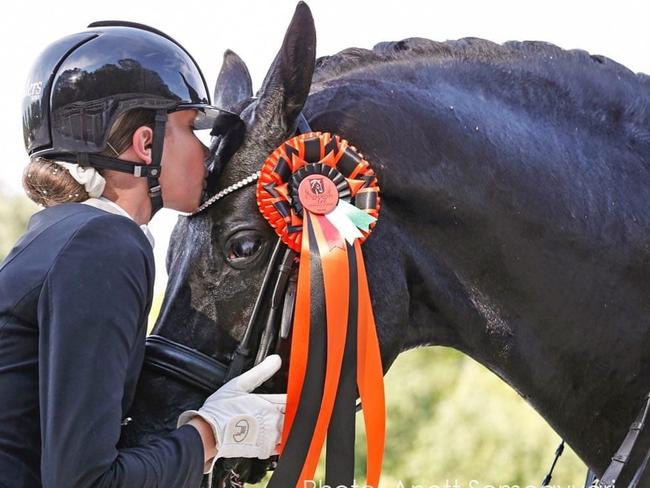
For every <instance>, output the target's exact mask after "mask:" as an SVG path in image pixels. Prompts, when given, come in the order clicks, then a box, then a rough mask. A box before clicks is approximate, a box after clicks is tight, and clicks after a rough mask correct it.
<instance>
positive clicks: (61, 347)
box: [0, 22, 286, 488]
mask: <svg viewBox="0 0 650 488" xmlns="http://www.w3.org/2000/svg"><path fill="white" fill-rule="evenodd" d="M23 108H24V110H23V126H24V134H25V145H26V149H27V152H28V154H29V156H30V163H29V164H28V166H27V167H26V169H25V173H24V179H23V182H24V186H25V189H26V191H27V193H28V195H29V197H30V198H31V199H32V200H34V201H35V202H37V203H39V204H41V205H43V206H44V207H46V208H45V209H44V210H42V211H40V212H38V213H37V214H35V215H34V216H33V218H32V219H31V221H30V224H29V227H28V229H27V231H26V232H25V234H24V235H23V236H22V238H21V239H20V240H19V241H18V243H17V244H16V246H15V247H14V249H13V250H12V251H11V253H10V254H9V255H8V256H7V258H6V259H5V261H4V262H2V264H0V487H2V488H20V487H38V486H43V487H51V488H72V487H75V488H76V487H79V488H80V487H90V486H92V487H109V486H111V487H117V486H119V487H127V486H128V487H149V486H151V487H153V486H156V487H158V486H161V487H166V488H173V487H181V486H189V487H194V486H198V485H199V484H200V481H201V479H202V474H203V473H204V472H209V471H210V470H211V468H212V466H213V465H214V461H215V460H216V459H217V458H219V457H259V458H261V459H264V458H268V457H270V456H271V455H272V454H274V453H275V452H276V447H277V443H278V440H279V437H280V432H281V428H282V422H283V419H284V406H285V402H286V399H285V395H258V394H253V393H250V392H252V391H253V390H254V389H255V388H256V387H257V386H259V385H260V384H261V383H263V382H264V381H266V380H267V379H268V378H270V377H271V376H272V375H273V374H274V373H275V372H276V371H277V370H278V369H279V367H280V359H279V357H278V356H271V357H269V358H267V360H266V361H264V362H263V363H261V364H259V365H258V366H257V367H255V368H253V369H251V370H250V371H248V372H246V373H244V374H243V375H242V376H240V377H238V378H235V379H234V380H232V381H231V382H230V383H228V384H226V385H225V386H224V387H222V388H221V389H219V390H218V391H217V392H215V393H214V394H213V395H212V396H211V397H209V398H208V399H207V400H206V402H205V404H204V405H203V407H202V408H200V409H199V410H198V411H188V412H185V413H183V414H182V415H181V417H180V418H179V422H178V423H179V428H178V429H177V430H176V431H175V432H173V433H171V434H170V435H168V436H164V437H160V438H157V439H155V440H154V441H153V442H151V443H149V444H147V445H143V446H140V447H137V448H132V449H124V450H118V449H117V448H116V445H117V442H118V440H119V436H120V428H121V421H122V419H123V418H124V417H125V414H126V412H127V410H128V408H129V406H130V404H131V401H132V399H133V396H134V392H135V387H136V383H137V379H138V376H139V372H140V368H141V366H142V361H143V357H144V338H145V332H146V322H147V316H148V313H149V310H150V307H151V300H152V291H153V282H154V260H153V253H152V245H153V242H152V240H151V236H150V234H149V232H148V230H147V227H146V225H147V223H148V222H149V220H150V219H151V217H152V216H153V215H154V214H155V212H156V211H157V210H159V209H160V208H161V207H163V206H165V207H167V208H171V209H175V210H179V211H183V212H189V211H192V210H194V209H196V208H197V206H198V205H199V202H200V199H201V193H202V190H203V187H204V182H205V178H206V173H207V172H206V169H205V166H204V159H205V157H206V155H207V148H206V147H205V146H204V145H203V144H202V143H201V142H200V141H199V140H198V139H197V138H196V136H195V134H194V132H193V130H194V129H200V128H210V127H211V126H212V122H213V121H214V119H215V117H216V116H218V115H219V112H220V111H219V110H218V109H216V108H215V107H212V106H211V105H210V100H209V95H208V91H207V87H206V84H205V80H204V79H203V76H202V74H201V72H200V70H199V68H198V66H197V65H196V63H195V62H194V60H193V59H192V57H191V56H190V55H189V54H188V53H187V52H186V51H185V50H184V49H183V48H182V46H180V45H179V44H178V43H177V42H176V41H174V40H173V39H171V38H170V37H168V36H166V35H165V34H163V33H161V32H159V31H156V30H155V29H152V28H149V27H146V26H142V25H139V24H132V23H124V22H100V23H95V24H91V25H90V26H89V29H88V30H87V31H85V32H81V33H78V34H74V35H72V36H68V37H65V38H63V39H61V40H59V41H57V42H55V43H53V44H51V45H50V46H49V47H48V48H47V49H46V50H45V51H44V52H43V54H42V55H41V56H40V57H39V59H38V60H37V62H36V63H35V65H34V68H33V70H32V73H31V75H30V79H29V82H28V84H27V92H26V94H25V100H24V103H23ZM241 419H246V420H247V422H248V424H247V425H249V426H250V428H249V430H248V432H247V433H246V436H245V438H244V439H243V440H242V439H241V431H240V429H238V428H237V427H236V426H237V424H238V422H240V421H241ZM239 425H241V422H240V423H239Z"/></svg>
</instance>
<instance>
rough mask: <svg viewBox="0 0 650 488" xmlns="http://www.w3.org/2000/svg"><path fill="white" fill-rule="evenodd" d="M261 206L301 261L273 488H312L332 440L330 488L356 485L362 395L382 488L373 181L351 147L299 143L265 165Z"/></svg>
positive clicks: (321, 137) (325, 138) (371, 467)
mask: <svg viewBox="0 0 650 488" xmlns="http://www.w3.org/2000/svg"><path fill="white" fill-rule="evenodd" d="M257 203H258V206H259V208H260V211H261V212H262V214H263V215H264V217H265V218H266V220H267V221H268V222H269V223H270V224H271V226H272V227H273V228H274V229H275V231H276V233H277V234H278V235H279V236H280V238H281V239H282V241H283V242H284V243H285V244H286V245H287V246H289V248H291V249H292V250H294V251H295V252H297V253H299V256H300V257H299V267H298V285H297V291H296V302H295V308H294V316H293V325H292V333H291V352H290V361H289V375H288V385H287V408H286V415H285V421H284V428H283V432H282V440H281V444H280V448H279V451H280V453H281V456H280V459H279V462H278V466H277V468H276V469H275V472H274V474H273V477H272V478H271V480H270V482H269V484H268V487H269V488H286V487H300V488H302V487H304V486H306V484H305V482H306V481H307V480H311V479H312V478H313V475H314V472H315V470H316V466H317V464H318V459H319V457H320V453H321V449H322V446H323V443H324V441H325V437H327V440H328V442H327V451H328V453H327V466H326V483H327V484H328V485H330V486H339V485H344V486H350V485H351V484H352V483H353V482H354V431H355V413H356V410H355V404H356V399H357V395H358V397H359V398H360V399H361V404H362V406H363V415H364V422H365V427H366V429H365V430H366V443H367V456H368V458H367V481H366V485H367V486H371V487H375V488H376V487H377V486H378V485H379V477H380V474H381V465H382V459H383V451H384V441H385V401H384V388H383V366H382V362H381V354H380V349H379V341H378V338H377V331H376V327H375V320H374V314H373V310H372V305H371V301H370V291H369V287H368V281H367V277H366V270H365V264H364V260H363V254H362V252H361V243H362V242H364V241H365V240H366V238H367V237H368V236H369V234H370V232H371V231H372V229H373V228H374V226H375V224H376V222H377V218H378V217H379V209H380V197H379V186H378V183H377V178H376V176H375V173H374V171H373V170H372V168H371V167H370V164H369V163H368V161H366V160H365V159H364V158H363V156H362V155H361V154H360V153H359V152H358V151H357V150H356V149H355V148H354V147H353V146H351V145H350V144H349V143H348V142H347V141H346V140H345V139H342V138H340V137H339V136H337V135H333V134H329V133H326V132H323V133H321V132H309V133H305V134H301V135H299V136H296V137H293V138H292V139H289V140H287V141H285V142H284V143H282V144H281V145H280V146H279V147H278V148H277V149H275V150H274V151H273V152H272V153H271V155H269V157H268V158H267V159H266V161H265V162H264V165H263V167H262V170H261V172H260V176H259V179H258V182H257ZM342 453H343V454H342Z"/></svg>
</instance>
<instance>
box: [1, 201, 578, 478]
mask: <svg viewBox="0 0 650 488" xmlns="http://www.w3.org/2000/svg"><path fill="white" fill-rule="evenodd" d="M38 209H39V208H38V207H37V206H36V205H34V204H33V203H31V202H30V201H29V200H28V199H27V198H26V197H24V196H7V195H3V194H2V193H0V259H1V258H3V257H4V256H5V255H6V254H7V253H8V252H9V250H10V249H11V247H12V246H13V245H14V244H15V242H16V240H17V239H18V237H19V236H20V234H22V232H23V231H24V229H25V227H26V225H27V222H28V220H29V217H30V216H31V215H32V214H33V213H34V212H35V211H37V210H38ZM161 302H162V294H161V295H159V296H156V298H155V300H154V306H153V307H152V312H151V315H150V327H151V326H152V325H153V323H154V320H155V317H156V316H157V314H158V310H159V309H160V304H161ZM385 384H386V403H387V413H388V419H387V431H386V449H385V458H384V468H383V471H382V483H381V486H382V488H412V487H421V488H429V487H431V486H438V487H440V488H443V487H447V486H448V487H450V488H453V487H454V483H455V482H456V483H457V486H459V487H461V488H469V487H470V486H471V487H475V488H479V487H481V488H483V487H487V486H489V485H493V486H495V487H498V486H501V485H510V486H515V485H518V486H520V487H522V488H523V487H527V486H529V485H533V486H539V484H540V483H541V481H542V479H543V477H544V475H545V474H546V472H547V471H548V468H549V467H550V465H551V462H552V461H553V456H554V453H555V449H556V448H557V446H558V444H559V442H560V438H559V437H558V436H557V434H555V433H554V432H553V430H552V429H551V428H550V427H549V426H548V425H547V424H546V422H545V421H544V420H543V419H542V418H541V417H540V416H539V415H538V414H537V413H536V412H535V411H534V410H533V409H532V408H531V407H530V406H528V404H527V403H526V402H525V401H524V400H523V399H522V398H521V397H519V396H518V395H517V393H515V392H514V391H513V390H512V389H511V388H510V387H508V386H507V385H506V384H505V383H503V382H502V381H501V380H500V379H499V378H497V377H496V376H495V375H493V374H492V373H491V372H489V371H487V370H486V369H485V368H484V367H483V366H481V365H479V364H478V363H476V362H474V361H473V360H471V359H470V358H468V357H466V356H464V355H462V354H460V353H459V352H457V351H454V350H451V349H446V348H440V347H430V348H421V349H416V350H413V351H409V352H407V353H404V354H402V355H400V356H399V358H398V359H397V360H396V361H395V363H394V364H393V366H392V367H391V369H390V371H389V372H388V374H387V375H386V379H385ZM362 424H363V417H362V414H358V415H357V445H356V451H357V455H356V473H355V476H356V482H357V484H359V485H361V486H363V483H364V481H365V436H364V432H363V425H362ZM323 461H324V456H322V458H321V464H320V465H319V468H318V471H317V473H316V480H317V484H316V486H319V485H318V482H319V481H318V480H322V478H323V477H324V471H325V470H324V462H323ZM585 473H586V467H585V466H584V464H583V463H582V462H581V461H580V460H579V459H578V457H577V456H576V455H575V454H574V453H573V452H572V451H571V449H570V448H568V447H567V449H566V450H565V452H564V455H563V456H562V457H561V458H560V461H559V462H558V465H557V468H556V470H555V474H554V476H553V481H552V484H553V485H559V486H562V487H568V486H571V485H573V486H576V487H581V486H583V483H584V478H585ZM267 480H268V477H267V479H266V480H265V481H263V482H262V483H260V484H258V485H256V486H259V487H262V486H265V484H266V481H267ZM472 480H476V481H475V482H474V484H472V485H470V482H472ZM320 482H321V483H323V484H324V483H325V482H324V480H322V481H320ZM446 483H448V484H447V485H446Z"/></svg>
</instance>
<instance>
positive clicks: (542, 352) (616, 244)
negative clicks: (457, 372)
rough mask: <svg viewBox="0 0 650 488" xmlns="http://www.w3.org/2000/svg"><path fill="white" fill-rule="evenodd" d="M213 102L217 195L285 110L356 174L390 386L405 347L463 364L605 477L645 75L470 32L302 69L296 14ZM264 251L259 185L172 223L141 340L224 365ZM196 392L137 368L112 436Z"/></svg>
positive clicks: (645, 222)
mask: <svg viewBox="0 0 650 488" xmlns="http://www.w3.org/2000/svg"><path fill="white" fill-rule="evenodd" d="M214 98H215V102H216V104H218V105H221V106H223V107H225V108H228V109H230V110H232V111H234V112H236V113H237V114H239V116H240V118H241V120H240V121H235V122H234V123H233V124H232V126H230V127H229V128H228V130H226V131H221V134H222V135H221V136H220V137H215V139H214V140H213V145H212V152H213V157H214V161H215V164H214V167H213V173H212V175H211V180H210V182H211V185H212V189H213V190H214V191H216V190H218V189H221V188H225V187H227V186H229V185H231V184H233V183H234V182H237V181H239V180H241V179H242V178H245V177H246V176H248V175H250V174H251V173H254V172H255V171H257V170H259V169H260V168H261V165H262V163H263V161H264V160H265V159H266V157H267V155H269V154H270V153H271V152H272V151H273V149H275V148H276V147H277V146H279V145H280V144H281V143H282V142H283V141H285V140H286V139H288V138H290V137H291V136H292V135H293V134H294V131H295V129H296V124H297V120H298V117H299V115H300V113H301V112H302V113H303V114H304V115H305V116H306V118H307V120H308V121H309V124H310V125H311V127H312V129H313V130H318V131H328V132H332V133H335V134H339V135H340V136H341V137H344V138H345V139H347V140H349V141H350V142H351V143H352V144H354V145H355V146H356V147H357V148H359V150H360V151H362V152H363V153H364V155H365V157H366V158H367V159H368V161H370V162H371V164H372V167H373V169H374V170H375V172H376V174H377V177H378V181H379V184H380V187H381V191H382V198H383V203H382V210H381V214H380V218H379V222H378V224H377V226H376V228H375V230H374V232H373V234H372V235H371V237H370V238H369V239H368V240H367V242H366V243H364V244H363V252H364V255H365V260H366V265H367V269H368V280H369V283H370V289H371V293H372V299H373V300H372V302H373V306H374V310H375V314H376V318H377V327H378V334H379V340H380V345H381V351H382V360H383V365H384V371H386V370H388V368H389V367H390V365H391V363H392V362H393V361H394V360H395V358H396V357H397V355H398V354H399V353H401V352H403V351H406V350H408V349H411V348H414V347H416V346H422V345H444V346H450V347H453V348H455V349H457V350H459V351H462V352H463V353H465V354H467V355H469V356H471V357H472V358H474V359H475V360H477V361H478V362H480V363H481V364H483V365H485V366H486V367H487V368H489V369H490V370H491V371H493V372H494V373H495V374H497V375H498V376H499V377H500V378H502V379H503V380H504V381H506V382H507V383H508V384H509V385H511V386H512V387H513V388H514V389H515V390H516V391H517V392H519V394H520V395H522V396H523V397H524V398H525V399H526V400H527V401H528V402H529V403H530V404H531V405H532V406H533V407H534V408H535V409H536V410H537V411H538V412H539V413H540V414H541V415H542V416H543V417H544V418H545V419H546V420H547V421H548V422H549V424H550V425H551V426H552V427H553V428H554V429H555V430H556V431H557V432H558V434H559V435H561V436H562V437H563V438H564V439H566V440H567V442H568V443H569V444H570V445H571V447H572V448H573V449H574V450H575V451H576V452H577V454H578V455H579V456H580V457H581V458H582V459H583V460H584V462H585V463H586V464H587V465H588V466H590V467H591V468H592V469H593V470H594V471H595V472H596V473H597V474H602V472H603V470H604V469H605V467H606V466H607V465H608V464H609V461H610V457H611V456H612V454H613V453H614V452H615V451H616V449H617V448H618V446H619V444H620V442H621V440H622V438H623V437H624V436H625V434H626V432H627V429H628V427H629V425H630V423H631V422H632V420H633V419H634V417H635V415H636V413H637V411H638V409H639V408H640V407H641V405H642V404H643V401H644V396H645V395H646V394H647V393H648V391H650V237H649V236H650V211H649V202H650V77H648V76H646V75H643V74H634V73H632V72H631V71H629V70H628V69H626V68H625V67H623V66H621V65H620V64H617V63H615V62H613V61H612V60H610V59H607V58H605V57H602V56H593V55H589V54H588V53H586V52H584V51H565V50H562V49H560V48H558V47H556V46H553V45H551V44H547V43H542V42H508V43H505V44H503V45H497V44H493V43H491V42H488V41H485V40H480V39H473V38H468V39H461V40H458V41H448V42H444V43H439V42H433V41H429V40H426V39H419V38H414V39H406V40H403V41H399V42H387V43H381V44H379V45H377V46H375V47H374V48H373V49H372V50H365V49H347V50H344V51H342V52H340V53H338V54H336V55H334V56H327V57H322V58H319V59H317V60H316V59H315V29H314V24H313V19H312V17H311V14H310V12H309V9H308V8H307V6H306V5H304V4H299V5H298V7H297V9H296V13H295V15H294V18H293V20H292V22H291V25H290V26H289V28H288V31H287V33H286V36H285V39H284V42H283V44H282V47H281V49H280V51H279V53H278V55H277V57H276V58H275V60H274V62H273V64H272V66H271V68H270V69H269V72H268V74H267V75H266V78H265V80H264V83H263V85H262V87H261V89H260V91H259V92H258V94H257V96H256V97H253V96H252V91H251V80H250V76H249V74H248V71H247V69H246V66H245V65H244V64H243V62H242V61H241V60H240V59H239V58H238V57H237V56H236V55H235V54H234V53H232V52H229V51H228V52H226V54H225V57H224V63H223V67H222V69H221V73H220V75H219V79H218V82H217V86H216V90H215V97H214ZM215 185H216V187H215ZM275 241H276V236H275V234H274V232H273V231H272V229H271V228H270V227H269V225H268V224H267V222H266V221H265V220H264V219H263V217H262V216H261V214H260V213H259V211H258V209H257V206H256V203H255V191H254V187H253V186H249V187H246V188H243V189H241V190H239V191H237V192H234V193H232V194H230V195H228V196H227V197H226V198H224V199H222V200H221V201H220V202H218V203H217V204H216V205H214V206H212V207H210V208H209V209H208V210H207V211H205V212H204V213H202V214H199V215H197V216H195V217H190V218H186V217H181V218H179V221H178V223H177V225H176V228H175V229H174V232H173V235H172V239H171V246H170V251H169V255H168V262H167V267H168V272H169V277H170V281H169V284H168V288H167V292H166V295H165V300H164V303H163V306H162V310H161V313H160V316H159V318H158V322H157V324H156V327H155V329H154V332H155V333H156V334H159V335H162V336H165V337H168V338H170V339H173V340H175V341H178V342H180V343H182V344H186V345H188V346H190V347H192V348H195V349H198V350H200V351H202V352H204V353H205V354H207V355H210V356H212V357H214V358H217V359H221V360H223V361H228V360H229V358H230V357H231V353H232V352H233V351H234V350H235V348H236V347H237V344H238V342H239V340H240V339H241V336H242V334H243V330H244V326H245V324H246V323H247V320H248V318H249V316H250V314H251V311H252V308H253V302H254V298H255V295H256V294H257V290H258V288H259V286H260V285H259V283H260V281H261V277H262V274H263V272H264V269H265V265H266V262H267V260H268V256H269V253H270V250H271V248H272V247H273V243H274V242H275ZM431 368H432V370H434V369H435V364H432V365H431ZM203 396H204V395H203V394H201V393H198V392H195V391H191V390H189V389H187V388H186V387H184V386H182V385H181V384H180V383H176V382H174V381H170V380H168V379H166V378H165V377H164V376H163V375H160V374H156V373H152V372H149V371H145V372H144V374H143V376H142V379H141V384H140V387H139V389H138V398H137V399H136V403H135V405H134V408H133V417H134V419H135V420H134V426H133V432H132V433H131V434H130V436H129V437H130V438H129V439H127V441H128V442H131V443H132V442H143V441H144V440H146V438H147V436H148V435H150V434H152V433H157V432H161V431H167V430H170V429H172V428H174V425H175V420H176V417H177V415H178V413H179V412H180V411H181V410H183V409H185V408H188V407H195V406H196V405H197V404H200V402H201V401H202V399H203ZM649 445H650V438H642V439H641V441H640V445H639V449H637V451H638V454H637V455H636V456H634V458H633V459H632V460H631V462H630V465H637V464H638V463H639V462H640V459H637V458H639V457H640V456H641V454H643V453H645V451H646V450H647V448H648V446H649ZM387 448H388V449H390V442H389V443H388V446H387ZM262 466H263V465H262ZM240 469H241V471H242V473H243V474H242V476H243V478H244V479H249V480H250V479H259V477H260V476H261V470H260V469H259V468H256V467H255V466H254V465H253V464H252V463H250V464H248V465H245V464H242V465H241V466H240ZM629 478H630V475H629V474H627V473H625V472H624V476H623V478H621V480H620V482H621V483H622V484H625V482H626V480H627V479H629ZM218 482H219V483H221V484H220V485H219V486H223V485H224V484H225V481H223V476H222V477H221V479H220V480H218ZM642 486H650V480H648V479H646V480H645V483H644V484H642Z"/></svg>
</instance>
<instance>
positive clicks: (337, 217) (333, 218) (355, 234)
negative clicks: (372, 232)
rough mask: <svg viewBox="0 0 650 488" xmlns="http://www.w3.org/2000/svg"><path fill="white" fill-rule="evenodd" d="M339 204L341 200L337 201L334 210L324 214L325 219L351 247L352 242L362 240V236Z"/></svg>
mask: <svg viewBox="0 0 650 488" xmlns="http://www.w3.org/2000/svg"><path fill="white" fill-rule="evenodd" d="M341 202H342V200H339V204H338V205H336V207H334V210H332V211H331V212H329V213H327V214H325V218H326V219H327V220H329V221H330V222H331V223H332V225H333V226H334V227H336V228H337V230H338V231H339V233H340V234H341V235H342V236H343V237H344V238H345V240H346V241H348V243H349V244H350V245H353V244H354V240H355V239H360V238H362V237H363V234H362V233H361V232H359V229H358V228H357V226H356V225H354V223H353V222H352V220H350V217H348V215H347V214H346V213H345V211H344V210H343V206H342V205H341Z"/></svg>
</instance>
